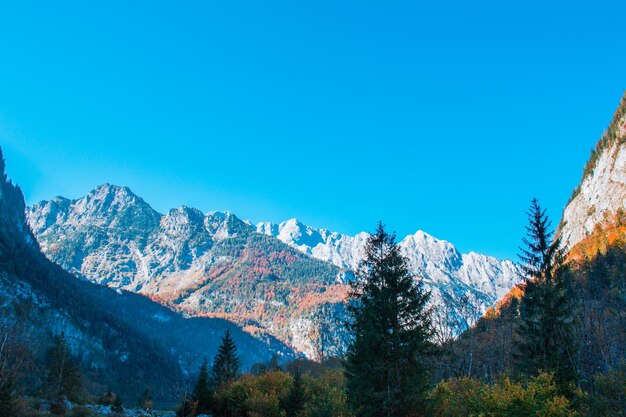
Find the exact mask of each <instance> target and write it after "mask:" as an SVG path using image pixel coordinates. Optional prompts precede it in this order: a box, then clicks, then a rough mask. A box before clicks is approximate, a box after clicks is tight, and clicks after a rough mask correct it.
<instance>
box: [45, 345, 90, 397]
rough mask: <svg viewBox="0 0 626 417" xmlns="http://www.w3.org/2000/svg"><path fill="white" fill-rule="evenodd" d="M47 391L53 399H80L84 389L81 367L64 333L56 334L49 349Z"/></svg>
mask: <svg viewBox="0 0 626 417" xmlns="http://www.w3.org/2000/svg"><path fill="white" fill-rule="evenodd" d="M45 388H46V391H47V392H48V393H49V395H50V396H51V397H52V398H53V399H62V398H67V399H69V400H72V401H76V400H77V399H79V397H80V395H81V391H82V377H81V372H80V368H79V367H78V364H77V363H76V361H75V360H74V357H73V356H72V353H71V351H70V348H69V346H68V344H67V340H66V339H65V336H64V335H60V336H56V337H55V338H54V341H53V344H52V346H51V347H50V349H48V368H47V372H46V386H45Z"/></svg>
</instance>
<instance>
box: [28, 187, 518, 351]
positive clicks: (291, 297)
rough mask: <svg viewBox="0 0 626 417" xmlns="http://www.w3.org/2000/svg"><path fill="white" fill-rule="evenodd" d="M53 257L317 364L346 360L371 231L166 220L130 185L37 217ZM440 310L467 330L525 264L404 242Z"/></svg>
mask: <svg viewBox="0 0 626 417" xmlns="http://www.w3.org/2000/svg"><path fill="white" fill-rule="evenodd" d="M27 219H28V223H29V225H30V228H31V229H32V230H33V233H34V235H35V236H36V238H37V240H38V242H39V244H40V246H41V249H42V251H43V252H44V253H45V254H46V256H48V257H49V258H50V259H51V260H52V261H54V262H56V263H58V264H59V265H61V266H62V267H63V268H65V269H67V270H68V271H70V272H72V273H73V274H75V275H76V276H78V277H81V278H83V279H85V280H88V281H91V282H94V283H98V284H103V285H106V286H109V287H111V288H115V289H123V290H127V291H131V292H137V293H140V294H143V295H146V296H148V297H150V298H151V299H153V300H155V301H158V302H160V303H162V304H163V305H165V306H168V307H169V308H171V309H173V310H174V311H177V312H180V313H182V314H184V315H186V316H199V317H202V316H208V317H220V318H225V319H228V320H230V321H233V322H235V323H237V324H238V325H240V326H242V327H243V328H244V329H245V330H246V331H248V332H249V333H251V334H253V335H255V336H258V337H269V336H273V337H276V338H277V339H278V340H280V341H282V342H283V343H285V344H287V345H288V346H290V347H291V348H293V349H294V350H295V351H297V352H301V353H303V354H305V355H306V356H307V357H310V358H319V357H321V356H327V355H335V354H341V353H343V352H344V350H345V348H346V346H347V343H348V339H347V337H348V336H347V334H346V328H345V326H344V322H345V319H346V317H345V305H344V302H345V300H346V298H347V294H348V292H349V282H350V280H351V279H353V277H354V272H353V271H355V270H357V269H358V264H359V262H360V260H361V259H362V256H363V246H364V244H365V242H366V241H367V238H368V236H369V235H368V234H367V233H360V234H358V235H356V236H346V235H341V234H339V233H336V232H330V231H328V230H324V229H315V228H312V227H309V226H306V225H304V224H302V223H300V222H299V221H297V220H295V219H293V220H289V221H287V222H284V223H281V224H271V223H260V224H258V225H257V226H256V227H255V226H253V225H252V224H251V223H250V222H247V221H243V220H241V219H239V218H238V217H237V216H236V215H234V214H232V213H229V212H218V211H216V212H209V213H203V212H201V211H199V210H197V209H194V208H189V207H186V206H181V207H179V208H178V209H172V210H170V211H169V212H168V213H166V214H161V213H158V212H157V211H156V210H154V209H153V208H152V207H151V206H150V205H149V204H148V203H146V202H145V201H144V200H143V199H142V198H140V197H138V196H137V195H135V194H134V193H133V192H132V191H131V190H130V189H129V188H127V187H120V186H115V185H111V184H104V185H102V186H99V187H97V188H96V189H94V190H92V191H91V192H89V193H88V194H87V195H85V196H84V197H82V198H79V199H76V200H69V199H66V198H63V197H57V198H54V199H52V200H50V201H44V202H40V203H38V204H35V205H33V206H32V207H29V208H28V209H27ZM400 245H401V248H402V251H403V253H404V255H405V256H406V257H407V258H408V260H409V263H410V266H411V269H412V272H413V273H414V274H415V276H416V277H418V278H420V279H423V281H424V283H425V284H426V286H427V288H428V289H430V290H432V294H433V298H432V302H433V304H434V305H446V308H447V309H448V310H450V311H451V312H452V316H455V317H460V318H462V319H463V320H462V322H463V325H462V326H461V327H459V328H458V329H457V331H460V330H462V328H464V327H466V326H468V325H470V324H471V323H473V322H474V321H475V320H476V319H477V318H478V317H480V316H481V315H482V314H483V313H484V312H485V311H486V309H487V308H488V307H489V306H490V305H492V304H493V303H495V301H496V300H497V299H498V298H499V297H501V296H502V295H504V294H505V293H506V292H507V291H508V290H509V289H510V288H511V287H512V286H514V285H515V284H516V283H517V282H518V281H519V274H518V269H517V266H516V265H515V264H514V263H512V262H511V261H501V260H497V259H495V258H492V257H489V256H485V255H480V254H476V253H469V254H461V253H460V252H459V251H458V250H457V249H456V248H455V247H454V246H453V245H452V244H451V243H449V242H446V241H443V240H439V239H436V238H434V237H432V236H430V235H428V234H426V233H424V232H421V231H420V232H417V233H415V234H414V235H410V236H407V237H406V238H404V239H403V240H402V241H401V242H400Z"/></svg>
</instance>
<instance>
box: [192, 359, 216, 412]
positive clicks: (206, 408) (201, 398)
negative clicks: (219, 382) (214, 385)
mask: <svg viewBox="0 0 626 417" xmlns="http://www.w3.org/2000/svg"><path fill="white" fill-rule="evenodd" d="M192 399H193V400H194V401H196V402H197V406H196V411H197V414H210V413H211V407H212V405H213V393H212V392H211V381H210V379H209V365H208V363H207V361H206V358H205V359H204V360H203V361H202V365H201V366H200V371H199V372H198V381H197V382H196V386H195V387H194V389H193V394H192Z"/></svg>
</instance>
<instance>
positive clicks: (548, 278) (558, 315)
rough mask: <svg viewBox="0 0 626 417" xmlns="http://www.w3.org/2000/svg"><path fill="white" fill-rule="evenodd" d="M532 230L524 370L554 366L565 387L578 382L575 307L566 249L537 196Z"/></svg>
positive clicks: (521, 354)
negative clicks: (565, 268) (565, 264)
mask: <svg viewBox="0 0 626 417" xmlns="http://www.w3.org/2000/svg"><path fill="white" fill-rule="evenodd" d="M527 214H528V220H529V225H528V226H527V227H526V230H527V236H526V237H525V238H524V239H523V243H524V247H523V248H520V250H521V253H520V259H521V261H522V262H523V266H522V270H523V274H524V279H525V293H524V297H523V298H522V301H521V303H520V318H521V325H520V330H519V336H520V337H519V339H518V341H517V352H518V353H517V354H518V361H517V365H518V368H519V370H520V371H522V372H524V373H527V374H530V375H534V374H536V373H537V372H539V371H547V372H553V373H554V374H555V380H556V381H557V382H558V383H559V385H560V386H561V388H562V389H566V387H567V386H568V385H569V384H571V383H575V382H576V373H577V372H576V352H575V350H576V348H575V346H576V345H575V342H574V328H573V321H574V312H573V308H572V303H571V299H570V297H569V296H568V291H567V286H566V284H567V283H566V282H565V279H564V278H565V277H566V276H567V275H566V274H564V273H563V269H562V266H563V260H564V257H565V254H564V249H563V248H562V246H561V239H560V237H557V238H556V239H553V237H554V232H553V230H552V229H551V223H550V220H549V219H548V216H547V215H546V212H545V210H543V209H542V208H541V206H540V205H539V202H538V201H537V199H533V200H532V202H531V207H530V210H529V211H528V213H527Z"/></svg>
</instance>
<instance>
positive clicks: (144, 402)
mask: <svg viewBox="0 0 626 417" xmlns="http://www.w3.org/2000/svg"><path fill="white" fill-rule="evenodd" d="M139 406H140V407H141V408H143V409H144V410H150V409H151V408H152V390H151V389H150V387H147V388H146V389H145V390H144V391H143V394H142V395H141V398H139Z"/></svg>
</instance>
